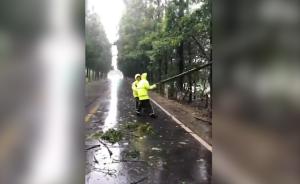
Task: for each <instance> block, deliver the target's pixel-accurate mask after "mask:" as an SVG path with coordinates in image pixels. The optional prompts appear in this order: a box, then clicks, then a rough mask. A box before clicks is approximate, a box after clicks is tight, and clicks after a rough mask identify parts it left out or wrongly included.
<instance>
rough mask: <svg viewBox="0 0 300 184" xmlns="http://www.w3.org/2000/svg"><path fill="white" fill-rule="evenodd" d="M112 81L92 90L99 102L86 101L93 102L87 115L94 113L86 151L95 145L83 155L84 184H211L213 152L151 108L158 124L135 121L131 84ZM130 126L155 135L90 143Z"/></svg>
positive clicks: (142, 119) (149, 120)
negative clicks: (146, 128)
mask: <svg viewBox="0 0 300 184" xmlns="http://www.w3.org/2000/svg"><path fill="white" fill-rule="evenodd" d="M112 81H113V82H110V81H106V82H103V81H102V82H101V85H98V86H97V85H95V87H94V91H97V92H94V93H90V94H93V95H95V97H98V98H95V97H92V96H89V99H95V101H94V102H93V103H91V102H89V103H87V105H86V109H92V108H93V107H92V106H95V107H97V110H96V112H95V114H94V115H93V116H92V117H91V119H90V120H89V121H88V122H86V123H85V126H86V137H87V138H86V141H85V144H86V148H91V147H92V146H94V145H98V146H96V147H95V148H91V149H89V150H86V179H85V180H86V184H99V183H100V184H102V183H103V184H114V183H118V184H119V183H120V184H123V183H124V184H127V183H129V184H130V183H132V184H133V183H140V184H143V183H144V184H145V183H149V184H164V183H170V184H177V183H178V184H196V183H197V184H198V183H199V184H200V183H201V184H202V183H203V184H206V183H211V152H210V151H208V150H207V149H206V148H205V147H204V146H202V145H201V144H200V143H199V142H197V141H196V140H195V139H194V138H193V137H192V136H191V135H189V133H187V132H186V131H185V130H184V129H182V128H181V127H179V126H178V125H177V124H176V123H175V122H174V121H173V120H171V119H170V118H169V117H168V116H167V115H166V114H165V113H164V112H162V111H161V110H160V109H158V107H156V106H155V105H154V104H152V106H153V108H154V111H155V112H156V114H157V115H158V117H157V118H156V119H152V118H150V117H146V116H142V117H140V116H136V115H135V102H134V99H133V97H132V91H131V84H130V82H129V81H127V80H125V79H123V80H117V79H114V80H112ZM103 85H104V87H103ZM92 88H93V87H92ZM90 91H93V89H90ZM87 111H88V110H87ZM128 124H135V125H137V126H142V125H149V126H150V127H151V130H153V132H152V133H151V134H143V133H139V134H134V133H130V130H127V132H128V135H124V136H123V138H122V140H121V141H119V142H117V143H115V144H111V143H108V142H105V141H101V143H99V140H98V139H94V138H91V135H95V133H96V132H99V131H103V132H105V131H107V130H109V129H110V128H114V129H116V130H120V129H122V127H124V126H126V125H128ZM123 134H127V133H126V131H125V132H123Z"/></svg>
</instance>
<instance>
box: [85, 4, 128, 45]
mask: <svg viewBox="0 0 300 184" xmlns="http://www.w3.org/2000/svg"><path fill="white" fill-rule="evenodd" d="M87 8H88V10H92V9H93V8H94V11H95V12H96V13H97V14H99V16H100V18H101V22H102V24H103V26H104V29H105V32H106V35H107V37H108V40H109V41H110V42H111V43H113V42H115V41H116V40H117V38H118V37H117V33H118V25H119V21H120V19H121V16H122V14H123V12H124V8H125V5H124V3H123V0H87Z"/></svg>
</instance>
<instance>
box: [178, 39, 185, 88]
mask: <svg viewBox="0 0 300 184" xmlns="http://www.w3.org/2000/svg"><path fill="white" fill-rule="evenodd" d="M177 54H178V72H179V73H182V72H183V71H184V56H183V42H181V43H180V45H179V47H178V48H177ZM178 87H179V89H180V91H182V88H183V77H179V79H178Z"/></svg>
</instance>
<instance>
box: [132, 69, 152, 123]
mask: <svg viewBox="0 0 300 184" xmlns="http://www.w3.org/2000/svg"><path fill="white" fill-rule="evenodd" d="M154 88H156V85H155V84H154V85H150V84H149V82H148V80H147V73H143V74H142V76H141V80H140V81H139V82H138V85H137V91H138V97H139V102H140V103H139V106H138V109H137V111H136V113H137V115H140V113H141V110H142V109H144V110H145V111H147V112H149V116H150V117H153V118H155V117H156V115H155V114H154V111H153V108H152V106H151V103H150V97H149V95H148V90H152V89H154Z"/></svg>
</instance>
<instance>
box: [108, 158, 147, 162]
mask: <svg viewBox="0 0 300 184" xmlns="http://www.w3.org/2000/svg"><path fill="white" fill-rule="evenodd" d="M118 162H146V161H145V160H125V159H122V160H115V159H114V160H113V163H118Z"/></svg>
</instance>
